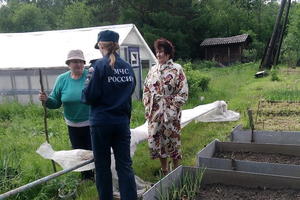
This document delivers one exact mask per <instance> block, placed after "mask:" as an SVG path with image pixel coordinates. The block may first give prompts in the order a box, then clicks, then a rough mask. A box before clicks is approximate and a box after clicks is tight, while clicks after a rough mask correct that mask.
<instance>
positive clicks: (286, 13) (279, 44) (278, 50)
mask: <svg viewBox="0 0 300 200" xmlns="http://www.w3.org/2000/svg"><path fill="white" fill-rule="evenodd" d="M290 7H291V0H289V1H288V5H287V9H286V11H285V18H284V23H283V26H282V28H281V31H280V35H279V41H278V48H277V50H276V54H275V59H274V65H277V64H278V60H279V55H280V49H281V45H282V40H283V34H284V31H285V29H286V24H287V21H288V18H289V12H290Z"/></svg>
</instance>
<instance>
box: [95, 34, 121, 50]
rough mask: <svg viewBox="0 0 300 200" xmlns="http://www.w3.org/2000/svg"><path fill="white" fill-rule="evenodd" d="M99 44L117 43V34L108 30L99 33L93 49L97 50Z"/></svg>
mask: <svg viewBox="0 0 300 200" xmlns="http://www.w3.org/2000/svg"><path fill="white" fill-rule="evenodd" d="M99 42H119V34H118V33H116V32H114V31H110V30H105V31H100V32H99V33H98V37H97V43H96V45H95V49H99V47H98V43H99Z"/></svg>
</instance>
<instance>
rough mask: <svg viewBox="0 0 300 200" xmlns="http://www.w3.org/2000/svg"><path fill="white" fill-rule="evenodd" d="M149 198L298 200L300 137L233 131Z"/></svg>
mask: <svg viewBox="0 0 300 200" xmlns="http://www.w3.org/2000/svg"><path fill="white" fill-rule="evenodd" d="M230 139H231V142H221V141H219V140H217V139H216V140H214V141H212V142H211V143H209V144H208V145H206V146H205V147H204V148H203V149H202V150H201V151H200V152H199V153H198V154H197V164H196V165H197V166H196V167H187V166H181V167H179V168H177V169H176V170H174V171H173V172H172V173H170V174H169V175H168V176H166V177H164V178H163V179H162V180H160V181H159V182H158V183H156V184H155V185H154V186H153V187H152V188H150V189H149V190H148V191H147V192H146V193H145V194H144V199H145V200H154V199H160V200H167V199H172V200H177V199H178V200H187V199H189V200H191V199H195V200H200V199H201V200H203V199H204V200H212V199H224V200H227V199H228V200H229V199H245V200H248V199H249V200H250V199H255V200H260V199H299V198H300V185H299V183H300V145H299V144H300V132H295V131H294V132H289V131H280V132H279V131H256V130H243V129H242V127H241V126H237V127H236V128H234V129H233V131H232V132H231V136H230Z"/></svg>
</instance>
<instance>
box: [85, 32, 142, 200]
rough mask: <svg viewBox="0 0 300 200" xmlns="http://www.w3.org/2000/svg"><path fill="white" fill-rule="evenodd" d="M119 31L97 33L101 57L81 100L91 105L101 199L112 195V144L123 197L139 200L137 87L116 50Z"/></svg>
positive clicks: (128, 68) (97, 178) (98, 188)
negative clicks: (134, 130)
mask: <svg viewBox="0 0 300 200" xmlns="http://www.w3.org/2000/svg"><path fill="white" fill-rule="evenodd" d="M118 40H119V34H118V33H116V32H114V31H110V30H106V31H101V32H100V33H99V34H98V39H97V44H96V45H95V48H97V49H100V52H101V53H102V55H103V58H102V59H98V60H96V62H95V63H94V65H93V67H94V69H93V70H90V71H93V72H92V76H91V79H90V81H89V82H88V83H87V86H86V87H85V88H84V89H83V91H82V101H83V102H84V103H86V104H88V105H91V110H90V126H91V135H92V147H93V153H94V158H95V168H96V186H97V190H98V193H99V197H100V199H101V200H112V199H113V186H112V174H111V168H110V167H111V148H112V149H113V153H114V156H115V161H116V171H117V174H118V180H119V190H120V196H121V199H122V200H136V199H137V191H136V183H135V178H134V173H133V169H132V160H131V157H130V139H131V133H130V127H129V124H130V117H131V95H132V93H133V92H134V89H135V76H134V72H133V69H132V67H131V66H130V64H129V63H127V62H125V61H124V60H123V59H121V58H120V56H119V55H118V54H117V53H116V51H117V50H118V49H119V44H118Z"/></svg>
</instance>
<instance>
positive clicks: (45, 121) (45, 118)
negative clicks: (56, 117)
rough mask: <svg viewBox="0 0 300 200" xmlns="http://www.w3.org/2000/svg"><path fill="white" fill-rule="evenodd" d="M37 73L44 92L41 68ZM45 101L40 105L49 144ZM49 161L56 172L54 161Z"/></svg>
mask: <svg viewBox="0 0 300 200" xmlns="http://www.w3.org/2000/svg"><path fill="white" fill-rule="evenodd" d="M39 75H40V85H41V92H42V93H44V92H45V90H44V84H43V76H42V70H41V69H39ZM45 103H46V102H45V101H42V105H43V108H44V127H45V135H46V141H47V142H48V143H49V144H50V141H49V136H48V124H47V108H46V105H45ZM51 162H52V167H53V171H54V172H56V171H57V170H56V166H55V163H54V161H53V160H51Z"/></svg>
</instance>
